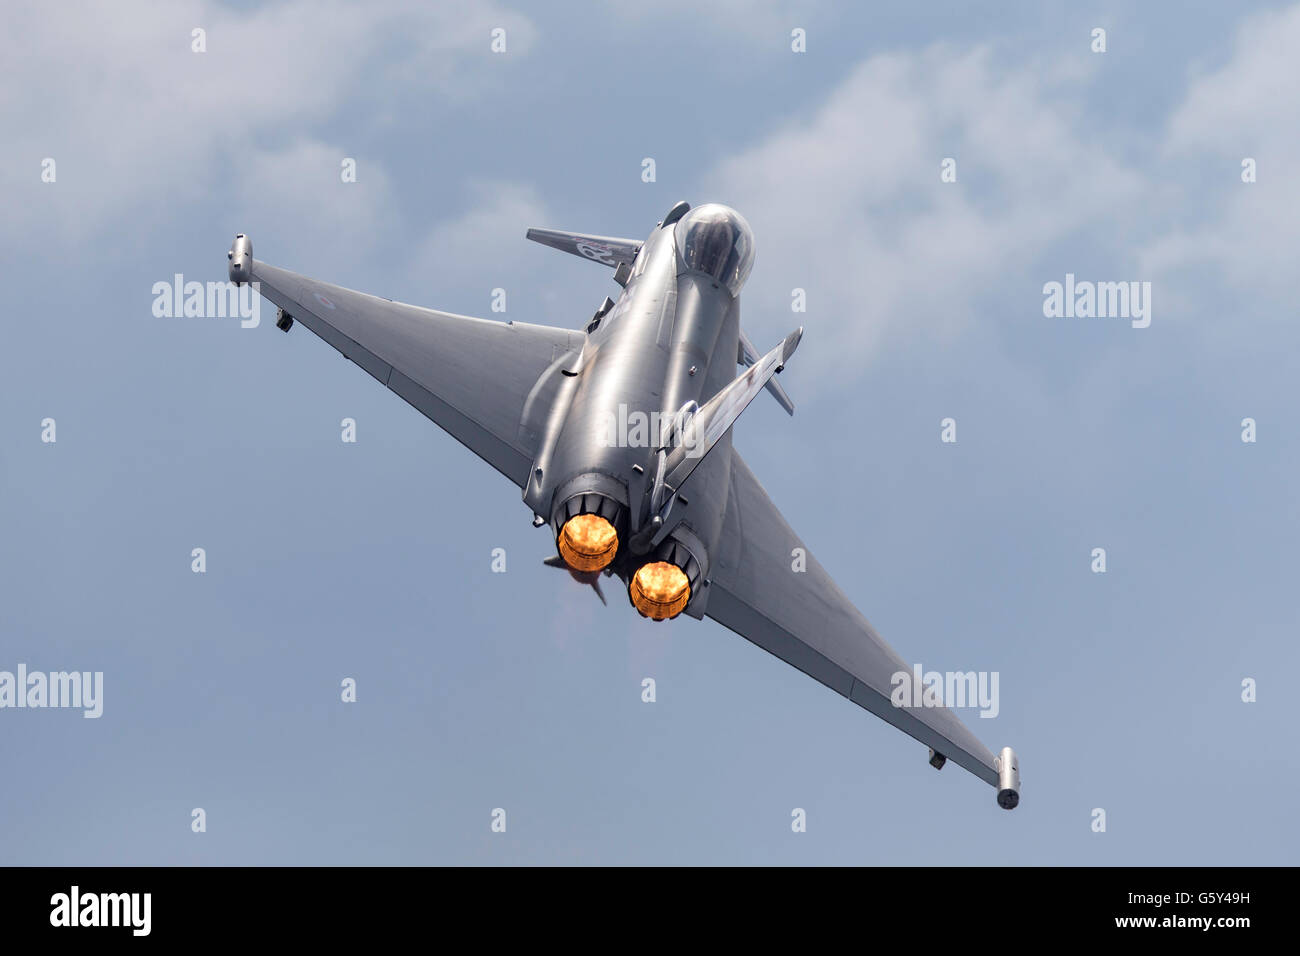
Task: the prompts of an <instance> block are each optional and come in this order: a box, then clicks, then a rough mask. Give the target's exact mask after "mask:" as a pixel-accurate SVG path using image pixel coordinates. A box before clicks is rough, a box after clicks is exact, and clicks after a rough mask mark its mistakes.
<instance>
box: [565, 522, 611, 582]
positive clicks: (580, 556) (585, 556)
mask: <svg viewBox="0 0 1300 956" xmlns="http://www.w3.org/2000/svg"><path fill="white" fill-rule="evenodd" d="M557 544H558V545H559V548H560V557H562V558H563V559H564V563H565V564H567V565H568V566H569V567H571V568H573V570H575V571H602V570H604V569H605V568H606V567H608V566H609V563H610V562H611V561H613V560H614V555H615V554H617V553H618V532H617V531H615V530H614V526H613V525H612V524H610V523H609V522H608V521H606V520H605V519H604V518H602V517H601V516H600V515H574V516H573V517H572V518H570V519H569V520H568V521H566V522H565V523H564V527H563V528H561V529H560V539H559V541H558V542H557Z"/></svg>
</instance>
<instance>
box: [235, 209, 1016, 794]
mask: <svg viewBox="0 0 1300 956" xmlns="http://www.w3.org/2000/svg"><path fill="white" fill-rule="evenodd" d="M527 238H529V239H532V240H535V241H536V242H540V243H543V244H544V245H547V246H550V247H552V248H554V249H559V250H561V251H563V252H568V253H572V254H573V255H576V256H580V257H582V258H585V259H588V260H590V261H592V262H595V263H599V264H600V265H603V266H606V267H607V268H610V269H612V270H614V282H615V283H617V285H618V286H619V288H620V291H619V292H618V294H617V297H616V298H609V297H606V298H605V300H604V302H602V303H601V305H600V307H599V308H598V309H596V311H595V314H593V315H592V316H591V318H590V320H588V321H587V322H586V324H585V326H584V327H583V328H581V329H577V330H573V329H561V328H550V327H546V326H540V325H527V324H524V323H522V322H496V321H489V320H484V319H476V318H470V317H467V316H462V315H452V314H449V313H446V312H435V311H432V310H430V309H424V308H420V307H418V306H414V305H404V304H402V303H400V302H393V301H391V300H389V299H384V298H378V297H376V296H372V295H366V294H363V293H361V292H354V291H352V290H351V289H345V288H342V287H340V286H336V285H331V284H329V283H326V282H321V281H319V280H316V279H310V278H307V277H306V276H302V275H298V274H296V273H293V272H289V271H287V270H285V269H281V268H278V267H277V266H273V265H268V264H267V263H265V262H260V261H258V260H256V259H254V258H253V245H252V242H251V241H250V240H249V237H248V236H247V235H244V234H240V235H238V236H236V237H235V241H234V244H233V245H232V246H231V248H230V252H229V253H228V254H227V258H228V260H229V264H228V271H229V276H230V280H231V281H232V282H234V283H237V284H242V283H245V282H251V283H253V284H254V287H255V288H258V289H260V293H261V295H263V296H265V297H266V298H267V299H269V300H270V301H271V302H272V303H274V304H275V305H276V306H278V307H279V309H278V312H277V318H276V326H277V327H278V328H280V329H282V330H284V331H285V332H288V331H289V330H290V329H291V328H292V327H293V326H294V324H295V323H298V324H301V325H304V326H306V327H307V328H308V329H310V330H311V331H312V332H314V333H315V334H316V335H318V336H320V337H321V338H322V339H324V340H325V341H326V342H328V343H329V344H330V345H332V346H334V348H336V349H337V350H338V351H340V352H342V353H343V355H344V356H346V357H347V358H349V359H351V360H352V361H353V362H355V363H356V364H357V365H360V366H361V367H362V368H363V369H365V371H367V372H369V373H370V374H371V375H372V376H374V377H375V378H376V379H378V380H379V382H380V383H382V384H383V385H385V386H387V387H388V388H389V389H390V390H392V391H393V392H396V393H397V395H398V396H399V397H401V398H402V399H405V400H406V401H407V402H408V403H409V404H411V405H413V406H415V408H416V409H418V410H419V411H420V412H422V413H423V414H424V415H425V416H426V417H428V418H429V419H431V420H432V421H433V422H434V423H435V424H437V425H438V426H440V427H441V428H443V429H444V430H446V431H447V432H449V433H450V434H451V435H452V436H453V437H454V438H456V439H457V440H458V441H460V442H461V443H462V444H464V445H465V446H466V447H468V448H469V449H470V451H472V452H474V453H475V454H476V455H478V456H479V457H480V458H482V459H483V460H484V461H486V462H487V463H488V464H489V465H491V466H492V467H493V468H495V469H496V470H497V471H499V472H500V473H501V474H503V475H505V476H506V478H508V479H509V480H510V481H512V482H513V483H514V484H515V486H516V487H518V488H519V489H520V491H521V492H522V495H523V500H524V503H525V504H526V505H527V507H528V508H529V509H530V510H531V511H532V514H533V524H534V526H536V527H539V528H540V527H549V528H550V531H551V534H552V535H553V536H554V540H555V549H556V553H555V555H554V556H552V557H551V558H548V559H547V562H546V563H547V564H549V565H551V566H553V567H556V568H560V569H562V570H566V571H568V572H569V573H570V574H571V575H572V576H573V577H574V578H575V579H577V580H578V581H580V582H582V583H584V584H589V585H591V586H593V587H594V588H595V590H596V593H597V595H598V596H599V597H600V599H601V601H602V602H603V601H605V596H604V593H603V592H602V591H601V588H600V581H601V579H602V578H605V577H613V578H616V579H618V580H619V581H620V582H621V583H622V586H623V587H624V588H625V589H626V593H627V596H628V600H629V601H630V602H631V604H632V606H633V607H634V608H636V610H637V611H638V612H639V613H640V614H642V615H643V616H645V617H648V618H651V619H652V620H655V621H668V620H672V619H674V618H677V617H678V616H679V615H683V614H684V615H686V616H687V617H693V618H696V619H703V618H704V617H706V616H707V617H711V618H713V620H715V621H717V622H718V623H720V624H722V625H724V626H725V627H728V628H730V629H731V630H733V631H735V632H736V633H738V634H740V635H741V636H742V637H744V638H746V639H747V640H749V641H751V642H752V643H754V644H757V645H758V646H759V647H761V648H763V649H764V650H765V651H768V652H769V653H771V654H774V655H775V656H777V657H778V658H780V659H781V660H783V661H785V662H786V663H788V664H791V665H793V666H794V667H797V668H798V669H799V670H801V671H803V672H804V673H805V674H807V675H808V676H809V677H812V678H814V679H816V680H818V681H820V682H821V683H823V684H825V685H826V686H827V687H829V688H831V689H832V690H834V691H836V692H838V693H839V694H841V695H843V696H844V697H847V698H848V699H849V700H851V701H852V702H853V703H855V704H857V705H858V706H860V707H862V708H864V709H866V710H869V711H871V712H872V713H874V714H876V715H877V716H878V717H881V718H883V719H884V720H887V721H888V722H889V723H891V724H893V725H894V726H895V727H897V728H898V729H899V730H902V731H904V732H905V733H907V734H910V735H911V736H912V737H914V738H915V739H916V740H918V741H920V742H921V743H922V744H925V745H926V746H927V747H928V748H929V761H930V763H931V764H932V765H933V766H934V767H936V768H942V767H943V765H944V763H945V762H946V761H947V760H952V761H954V762H955V763H956V764H957V765H958V766H961V767H963V768H965V769H966V770H969V771H970V772H971V773H973V774H975V775H976V776H977V777H979V778H980V779H981V780H984V781H985V782H987V783H989V784H991V785H992V786H993V787H995V788H996V789H997V802H998V804H999V805H1000V806H1002V807H1004V808H1006V809H1012V808H1014V807H1015V806H1016V805H1017V804H1018V803H1019V801H1020V772H1019V766H1018V761H1017V758H1016V755H1015V753H1014V752H1013V751H1012V750H1011V748H1010V747H1006V748H1003V749H1002V751H1001V752H1000V754H999V755H997V756H994V755H993V753H992V752H990V751H989V750H988V749H987V748H986V747H985V746H984V745H983V744H982V743H980V741H979V740H978V739H976V738H975V736H974V735H973V734H972V733H971V732H970V731H969V730H968V729H967V728H966V726H965V725H964V724H963V723H962V722H961V720H959V719H958V717H957V716H956V714H954V713H953V711H951V710H950V709H948V708H947V707H945V706H943V705H942V703H941V702H940V701H939V700H938V699H937V698H936V696H935V694H934V693H933V691H932V690H931V688H930V687H928V686H927V687H924V688H911V691H912V692H910V693H903V694H898V693H895V691H896V689H897V688H899V687H900V686H902V684H901V683H900V681H902V682H905V681H907V680H909V679H911V676H910V675H911V673H912V672H911V670H910V669H909V667H908V666H907V665H906V664H905V663H904V662H903V659H902V658H901V657H899V655H898V654H897V653H895V652H894V650H893V649H892V648H890V647H889V645H888V644H886V643H885V642H884V641H883V640H882V639H881V638H880V636H879V635H878V634H877V633H876V632H875V630H874V629H873V628H872V626H871V625H870V624H869V623H867V620H866V619H865V618H864V617H863V616H862V614H861V613H860V612H859V611H858V609H857V608H856V607H854V606H853V604H852V602H850V601H849V599H848V598H847V597H845V595H844V592H843V591H841V590H840V589H839V587H837V586H836V584H835V582H834V581H833V580H832V579H831V577H830V575H828V574H827V573H826V571H825V570H824V569H823V568H822V566H821V565H820V564H819V563H818V562H817V561H816V559H815V558H813V557H812V555H811V554H809V553H808V550H807V548H806V547H805V546H804V544H803V542H802V541H801V540H800V539H799V537H798V535H796V534H795V533H794V531H793V530H791V528H790V526H789V524H787V523H786V521H785V519H784V518H783V517H782V516H781V513H780V512H779V511H778V510H777V509H776V506H775V505H773V504H772V502H771V500H770V499H769V498H768V496H767V493H766V492H765V491H764V490H763V487H762V486H761V485H760V484H759V483H758V479H756V478H755V477H754V474H753V472H751V471H750V469H749V466H748V465H746V464H745V461H744V459H743V458H741V456H740V454H739V453H738V452H736V451H735V450H734V449H733V448H732V443H731V434H732V425H734V424H735V422H736V419H737V418H739V417H740V415H741V413H742V412H743V411H744V410H745V409H746V408H747V407H748V406H749V404H750V402H751V401H753V399H754V398H755V397H756V396H757V395H758V393H759V392H761V391H764V390H766V391H767V392H769V393H770V394H771V395H772V396H773V398H775V400H776V401H777V402H779V403H780V404H781V407H783V408H784V409H785V410H786V411H787V412H789V413H791V414H793V412H794V405H793V403H792V402H791V401H790V398H789V396H788V395H787V394H786V393H785V390H784V389H782V388H781V386H780V385H779V384H778V383H777V381H776V379H775V377H774V376H775V375H776V374H777V373H778V372H780V371H781V370H782V369H783V368H784V367H785V364H786V362H788V361H789V360H790V356H791V355H792V354H793V353H794V350H795V347H796V346H797V345H798V344H799V339H800V336H801V335H802V334H803V329H802V328H800V329H796V330H794V331H793V332H791V333H790V334H789V335H788V336H786V338H785V339H784V340H783V341H781V342H780V343H779V344H778V345H776V347H775V348H773V349H772V350H771V351H769V352H767V353H766V354H765V355H759V353H758V352H757V350H756V349H755V348H754V346H753V345H752V344H751V343H750V341H749V339H748V337H746V335H745V333H744V332H743V331H742V330H741V328H740V291H741V288H742V286H744V284H745V280H746V279H747V278H748V276H749V273H750V269H751V268H752V266H753V263H754V236H753V233H752V232H751V230H750V227H749V224H748V223H746V221H745V220H744V218H743V217H742V216H741V215H740V214H739V213H738V212H736V211H735V210H734V209H730V208H728V207H727V206H723V205H719V204H716V203H710V204H707V205H702V206H698V207H696V208H694V209H692V208H691V207H690V205H689V204H687V203H685V202H679V203H677V204H676V205H674V206H673V207H672V209H671V210H669V211H668V214H667V215H665V216H664V218H663V220H662V221H661V222H659V223H657V224H656V225H655V227H654V229H653V230H652V231H651V233H650V235H649V236H647V237H646V239H645V240H644V241H638V240H634V239H618V238H613V237H609V236H596V235H587V234H584V233H576V232H557V231H553V230H548V229H530V230H529V231H528V233H527ZM741 368H743V371H739V369H741ZM738 371H739V374H738ZM896 704H897V706H896Z"/></svg>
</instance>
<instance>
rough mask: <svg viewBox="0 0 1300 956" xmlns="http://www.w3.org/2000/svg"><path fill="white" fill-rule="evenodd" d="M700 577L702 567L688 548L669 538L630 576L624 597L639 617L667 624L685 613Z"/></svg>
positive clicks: (680, 542) (701, 575)
mask: <svg viewBox="0 0 1300 956" xmlns="http://www.w3.org/2000/svg"><path fill="white" fill-rule="evenodd" d="M703 576H704V575H703V567H702V566H701V564H700V560H699V558H697V557H696V555H695V554H694V553H693V552H692V550H691V548H689V547H687V545H686V544H684V543H683V542H682V541H680V540H678V539H677V538H669V539H668V540H666V541H664V542H663V544H661V545H660V546H659V547H658V548H656V549H655V550H654V553H653V554H651V555H650V556H649V557H648V558H647V559H644V560H643V563H642V564H641V565H640V566H639V567H637V569H636V570H635V571H633V572H632V576H631V577H630V578H628V582H627V596H628V599H629V600H630V601H631V602H632V606H633V607H634V608H636V609H637V612H638V613H639V614H640V615H641V616H642V617H648V618H650V619H651V620H652V621H670V620H672V619H673V618H675V617H676V616H677V615H678V614H681V613H682V611H684V610H686V605H688V604H690V603H691V595H692V594H694V593H695V589H696V588H697V587H698V586H699V583H700V579H701V578H702V577H703Z"/></svg>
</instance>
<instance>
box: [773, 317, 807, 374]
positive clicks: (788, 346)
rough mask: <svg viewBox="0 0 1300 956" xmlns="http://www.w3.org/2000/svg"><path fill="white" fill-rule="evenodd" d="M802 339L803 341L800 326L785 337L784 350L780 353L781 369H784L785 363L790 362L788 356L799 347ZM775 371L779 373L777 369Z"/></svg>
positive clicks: (801, 327)
mask: <svg viewBox="0 0 1300 956" xmlns="http://www.w3.org/2000/svg"><path fill="white" fill-rule="evenodd" d="M802 339H803V326H802V325H801V326H799V328H797V329H795V330H794V331H793V332H791V333H790V334H789V335H787V336H786V337H785V348H784V349H783V350H782V353H781V367H782V368H784V367H785V363H786V362H788V361H790V356H791V355H794V350H795V349H797V348H798V347H799V342H800V340H802ZM777 371H780V369H778V370H777Z"/></svg>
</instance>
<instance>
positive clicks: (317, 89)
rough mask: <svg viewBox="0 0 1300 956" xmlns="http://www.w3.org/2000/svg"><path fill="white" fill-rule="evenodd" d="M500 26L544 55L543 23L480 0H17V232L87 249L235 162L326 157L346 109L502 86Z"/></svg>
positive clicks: (1, 109) (11, 115) (6, 120)
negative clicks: (359, 0)
mask: <svg viewBox="0 0 1300 956" xmlns="http://www.w3.org/2000/svg"><path fill="white" fill-rule="evenodd" d="M494 26H504V27H506V28H507V29H508V30H509V38H510V50H511V53H512V54H518V53H522V52H524V51H525V50H526V49H527V48H528V46H529V44H530V42H531V38H532V35H533V29H532V27H531V25H530V23H529V21H528V20H527V19H525V18H524V17H522V16H520V15H518V14H514V13H510V12H507V11H505V10H504V9H503V8H501V7H500V6H498V5H497V4H494V3H471V2H468V0H462V2H454V3H439V4H414V5H412V4H402V3H397V2H394V0H380V2H374V3H367V4H352V3H344V2H340V0H332V2H331V0H326V2H320V3H316V2H306V0H293V2H288V3H277V4H272V5H268V6H266V7H261V8H258V9H254V10H246V11H241V10H233V9H231V8H229V7H227V6H224V5H221V4H217V3H215V2H212V0H179V2H176V3H169V4H166V5H161V4H149V3H135V4H131V3H115V4H100V3H84V4H57V5H50V4H46V5H20V6H18V7H15V8H14V9H12V10H8V11H6V29H5V31H4V32H3V34H0V123H3V125H4V128H5V130H6V136H7V143H6V149H5V154H4V162H3V168H0V186H3V187H4V188H5V189H6V191H7V192H9V193H10V195H11V196H12V197H13V200H12V201H11V203H10V208H9V209H7V214H8V216H9V220H10V225H11V226H14V227H17V228H20V229H23V230H27V231H28V232H30V231H32V230H38V231H40V232H41V233H42V234H46V235H52V236H55V237H61V238H71V239H74V240H75V239H84V238H86V237H88V236H90V235H94V234H96V233H97V232H98V231H100V230H103V229H104V228H106V227H108V226H109V225H110V224H113V223H114V220H115V217H121V216H127V215H129V216H131V217H132V220H133V221H136V220H138V219H139V218H140V217H142V216H143V217H149V216H151V215H156V216H157V217H158V218H164V217H165V216H166V215H167V213H166V212H164V211H163V210H164V208H165V207H166V208H168V209H170V210H171V211H173V212H174V210H175V209H176V208H177V206H178V205H183V204H184V203H186V202H189V201H193V200H194V199H195V198H197V197H202V196H205V195H206V194H207V193H208V192H209V191H210V190H211V188H212V186H213V183H214V182H218V183H222V184H224V182H225V178H224V177H221V176H219V175H218V172H219V168H220V167H222V166H225V167H230V168H234V169H236V170H241V171H242V170H243V169H245V168H250V167H251V168H253V169H257V168H259V167H261V168H263V169H265V168H266V167H267V166H268V164H274V163H275V161H276V159H275V157H276V156H277V155H284V154H285V152H286V151H288V152H290V153H293V152H297V153H298V154H299V155H308V154H315V153H318V152H319V151H320V150H321V148H322V147H323V146H324V137H323V136H321V135H320V134H319V133H318V132H317V131H316V130H315V129H314V127H315V126H316V125H318V124H320V123H323V122H326V121H328V120H330V119H331V118H333V117H335V116H336V115H337V114H338V111H339V108H340V105H341V104H344V103H349V102H354V101H359V102H361V103H363V104H366V105H367V106H368V107H369V108H370V111H371V112H373V113H374V114H376V115H378V114H381V113H382V112H383V110H384V109H385V107H386V104H388V103H389V102H391V100H392V99H393V98H394V97H397V96H406V97H413V96H417V95H418V96H421V97H430V96H435V97H441V98H443V99H447V98H453V99H454V98H462V97H464V96H466V95H468V93H467V91H470V90H473V89H475V88H476V86H477V85H478V84H480V83H494V82H499V81H500V80H499V77H498V76H497V74H498V73H499V69H498V67H499V59H498V60H493V58H492V54H491V53H490V52H489V31H490V29H491V28H492V27H494ZM196 27H199V28H202V29H204V30H206V34H207V35H206V42H207V52H205V53H202V54H199V53H194V52H192V51H191V31H192V30H193V29H194V28H196ZM376 77H379V78H380V79H379V80H376V79H375V78H376ZM286 135H287V136H290V137H291V140H290V141H289V142H287V143H286V142H278V141H277V140H279V139H280V138H281V137H284V136H286ZM304 137H307V138H306V139H304ZM312 137H315V138H312ZM343 155H353V153H352V151H351V150H345V149H332V150H330V151H329V156H328V157H325V156H323V155H322V156H321V157H320V158H322V159H324V158H328V159H329V165H330V167H331V168H332V169H334V170H337V168H338V163H339V159H340V158H341V156H343ZM44 157H52V158H54V159H55V160H56V162H57V164H58V166H57V169H58V181H57V183H56V184H55V185H54V186H49V185H46V184H42V183H40V181H39V173H40V161H41V159H42V158H44ZM373 172H374V171H373V170H372V174H373Z"/></svg>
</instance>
